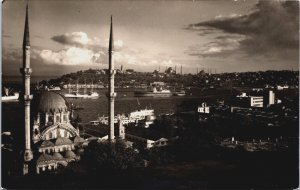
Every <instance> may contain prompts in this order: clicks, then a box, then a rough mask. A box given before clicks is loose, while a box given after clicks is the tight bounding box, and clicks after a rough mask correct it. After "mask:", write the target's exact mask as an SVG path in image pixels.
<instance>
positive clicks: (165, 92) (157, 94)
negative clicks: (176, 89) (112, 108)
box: [134, 87, 173, 97]
mask: <svg viewBox="0 0 300 190" xmlns="http://www.w3.org/2000/svg"><path fill="white" fill-rule="evenodd" d="M134 95H135V96H137V97H145V96H150V97H170V96H172V95H173V93H172V92H171V91H170V90H167V89H162V88H161V87H160V88H159V90H157V87H153V88H152V90H151V91H135V92H134Z"/></svg>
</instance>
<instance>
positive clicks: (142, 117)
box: [90, 108, 155, 127]
mask: <svg viewBox="0 0 300 190" xmlns="http://www.w3.org/2000/svg"><path fill="white" fill-rule="evenodd" d="M119 120H121V121H122V124H124V125H128V124H130V123H136V124H137V123H144V124H145V126H146V127H148V126H149V125H150V124H152V123H153V121H154V120H155V115H154V110H153V109H147V108H145V109H142V110H136V111H133V112H131V113H129V114H128V117H126V116H125V115H124V114H123V115H117V116H115V118H114V123H118V122H119ZM90 124H91V125H95V126H96V125H99V124H104V125H108V117H107V116H101V117H99V116H98V120H93V121H90Z"/></svg>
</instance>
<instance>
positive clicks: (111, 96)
mask: <svg viewBox="0 0 300 190" xmlns="http://www.w3.org/2000/svg"><path fill="white" fill-rule="evenodd" d="M106 96H107V97H108V98H115V97H116V96H117V93H116V92H113V93H106Z"/></svg>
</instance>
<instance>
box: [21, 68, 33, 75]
mask: <svg viewBox="0 0 300 190" xmlns="http://www.w3.org/2000/svg"><path fill="white" fill-rule="evenodd" d="M20 71H21V73H22V74H24V75H31V73H32V69H31V68H21V69H20Z"/></svg>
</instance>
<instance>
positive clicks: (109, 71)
mask: <svg viewBox="0 0 300 190" xmlns="http://www.w3.org/2000/svg"><path fill="white" fill-rule="evenodd" d="M108 73H109V74H110V75H115V74H116V73H117V71H116V70H114V69H113V70H108Z"/></svg>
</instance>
